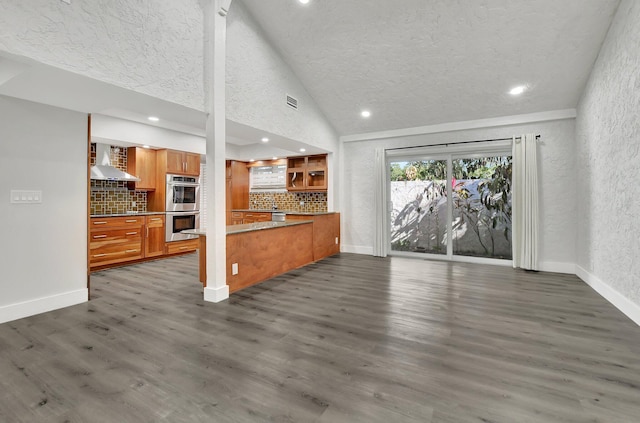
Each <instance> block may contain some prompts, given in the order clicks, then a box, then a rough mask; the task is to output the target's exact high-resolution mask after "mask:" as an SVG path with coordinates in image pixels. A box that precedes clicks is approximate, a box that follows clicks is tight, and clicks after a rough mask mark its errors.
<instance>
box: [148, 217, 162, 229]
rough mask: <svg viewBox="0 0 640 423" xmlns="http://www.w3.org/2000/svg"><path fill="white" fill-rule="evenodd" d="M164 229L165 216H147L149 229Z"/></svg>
mask: <svg viewBox="0 0 640 423" xmlns="http://www.w3.org/2000/svg"><path fill="white" fill-rule="evenodd" d="M162 227H164V215H162V214H158V215H152V216H147V228H162Z"/></svg>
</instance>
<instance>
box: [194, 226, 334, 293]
mask: <svg viewBox="0 0 640 423" xmlns="http://www.w3.org/2000/svg"><path fill="white" fill-rule="evenodd" d="M184 232H185V233H189V234H193V235H198V236H199V254H200V258H199V259H200V260H199V266H200V282H202V284H203V285H204V286H206V281H207V269H206V251H207V250H206V244H207V242H206V231H205V230H189V231H184ZM339 235H340V215H339V214H338V213H322V214H317V215H306V216H305V218H304V219H302V218H301V217H298V216H295V217H294V216H291V217H289V216H287V220H286V221H284V222H256V223H249V224H243V225H230V226H227V242H226V248H227V260H226V268H227V272H226V273H227V285H229V292H230V293H233V292H235V291H238V290H241V289H243V288H246V287H249V286H251V285H255V284H257V283H260V282H263V281H265V280H267V279H269V278H272V277H275V276H278V275H280V274H283V273H286V272H288V271H290V270H293V269H297V268H299V267H302V266H305V265H307V264H309V263H312V262H314V261H317V260H320V259H322V258H324V257H327V256H329V255H332V254H336V253H338V252H340V245H339ZM329 241H330V243H331V245H328V244H329ZM323 244H327V245H323Z"/></svg>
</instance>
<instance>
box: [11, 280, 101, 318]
mask: <svg viewBox="0 0 640 423" xmlns="http://www.w3.org/2000/svg"><path fill="white" fill-rule="evenodd" d="M88 296H89V292H88V291H87V288H83V289H78V290H77V291H71V292H64V293H62V294H57V295H51V296H49V297H44V298H37V299H35V300H29V301H24V302H21V303H16V304H9V305H6V306H1V307H0V323H5V322H10V321H12V320H18V319H22V318H24V317H29V316H33V315H35V314H40V313H46V312H47V311H52V310H57V309H59V308H64V307H69V306H72V305H76V304H81V303H84V302H86V301H87V299H88Z"/></svg>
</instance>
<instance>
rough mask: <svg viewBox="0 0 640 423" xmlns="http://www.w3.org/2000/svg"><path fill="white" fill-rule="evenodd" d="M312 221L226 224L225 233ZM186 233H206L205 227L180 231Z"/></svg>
mask: <svg viewBox="0 0 640 423" xmlns="http://www.w3.org/2000/svg"><path fill="white" fill-rule="evenodd" d="M310 223H313V222H312V221H311V220H298V221H294V222H256V223H247V224H246V225H229V226H227V235H233V234H240V233H243V232H253V231H261V230H265V229H274V228H285V227H288V226H296V225H306V224H310ZM182 233H183V234H188V235H204V236H206V235H207V230H206V229H187V230H186V231H182Z"/></svg>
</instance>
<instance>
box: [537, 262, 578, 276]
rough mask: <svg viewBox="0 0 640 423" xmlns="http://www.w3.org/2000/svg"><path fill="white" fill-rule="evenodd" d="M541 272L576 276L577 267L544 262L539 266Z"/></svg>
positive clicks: (561, 263)
mask: <svg viewBox="0 0 640 423" xmlns="http://www.w3.org/2000/svg"><path fill="white" fill-rule="evenodd" d="M539 270H540V271H542V272H553V273H566V274H569V275H575V274H576V265H575V264H574V263H564V262H560V261H543V262H541V263H540V264H539Z"/></svg>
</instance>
